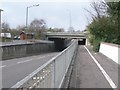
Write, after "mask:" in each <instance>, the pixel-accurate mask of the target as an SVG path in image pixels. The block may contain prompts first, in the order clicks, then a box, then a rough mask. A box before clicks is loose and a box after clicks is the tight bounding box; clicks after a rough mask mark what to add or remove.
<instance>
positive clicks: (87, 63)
mask: <svg viewBox="0 0 120 90" xmlns="http://www.w3.org/2000/svg"><path fill="white" fill-rule="evenodd" d="M118 67H119V66H118V64H116V63H115V62H113V61H112V60H111V59H109V58H107V57H106V56H104V55H102V54H101V53H95V52H93V51H92V50H91V47H86V46H81V45H80V46H79V47H78V52H77V55H76V59H75V62H74V66H73V71H72V74H71V77H70V82H69V88H106V89H110V90H113V89H112V88H118V79H119V78H118V74H119V70H120V69H118ZM115 90H117V89H115Z"/></svg>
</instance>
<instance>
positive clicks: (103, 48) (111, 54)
mask: <svg viewBox="0 0 120 90" xmlns="http://www.w3.org/2000/svg"><path fill="white" fill-rule="evenodd" d="M99 52H100V53H102V54H104V55H105V56H107V57H108V58H110V59H112V60H113V61H114V62H116V63H118V64H120V61H119V60H120V55H119V54H120V53H119V52H120V45H117V44H111V43H105V42H102V43H101V44H100V50H99Z"/></svg>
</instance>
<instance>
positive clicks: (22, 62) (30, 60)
mask: <svg viewBox="0 0 120 90" xmlns="http://www.w3.org/2000/svg"><path fill="white" fill-rule="evenodd" d="M32 60H33V59H29V60H25V61H20V62H17V64H20V63H25V62H29V61H32Z"/></svg>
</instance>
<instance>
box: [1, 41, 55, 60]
mask: <svg viewBox="0 0 120 90" xmlns="http://www.w3.org/2000/svg"><path fill="white" fill-rule="evenodd" d="M53 51H55V48H54V43H53V42H52V43H29V44H18V45H17V44H16V45H7V46H2V60H7V59H12V58H18V57H24V56H30V55H37V54H41V53H46V52H53Z"/></svg>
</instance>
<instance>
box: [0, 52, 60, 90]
mask: <svg viewBox="0 0 120 90" xmlns="http://www.w3.org/2000/svg"><path fill="white" fill-rule="evenodd" d="M57 54H58V52H54V53H47V54H42V55H36V56H30V57H23V58H17V59H11V60H7V61H2V66H0V69H2V88H10V87H12V86H13V85H15V84H16V83H17V82H18V81H20V80H22V79H23V78H25V77H26V76H27V75H29V74H30V73H32V72H33V71H34V70H36V69H37V68H38V67H40V66H42V65H43V64H44V63H46V62H47V61H48V60H50V59H51V58H52V57H54V56H55V55H57Z"/></svg>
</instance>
